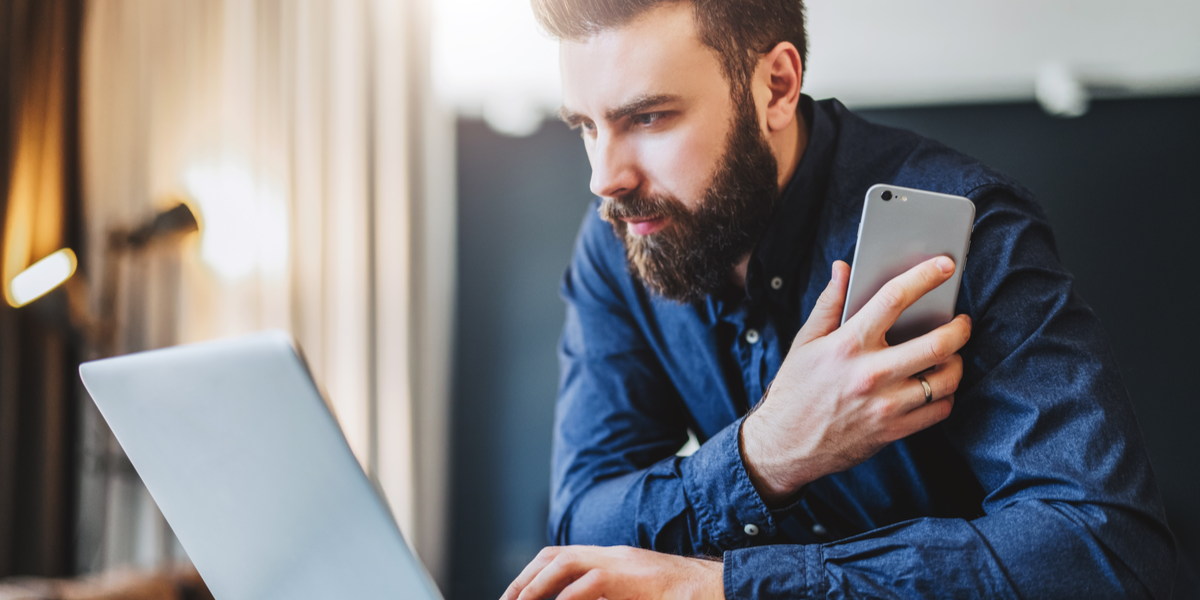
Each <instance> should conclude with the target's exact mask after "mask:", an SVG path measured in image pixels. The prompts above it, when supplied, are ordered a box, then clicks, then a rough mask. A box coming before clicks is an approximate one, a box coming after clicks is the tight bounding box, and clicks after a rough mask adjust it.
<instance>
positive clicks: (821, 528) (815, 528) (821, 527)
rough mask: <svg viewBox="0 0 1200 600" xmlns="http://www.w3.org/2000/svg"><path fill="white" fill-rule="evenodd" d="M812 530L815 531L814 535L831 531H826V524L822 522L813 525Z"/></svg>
mask: <svg viewBox="0 0 1200 600" xmlns="http://www.w3.org/2000/svg"><path fill="white" fill-rule="evenodd" d="M812 531H813V534H814V535H825V534H826V533H829V532H827V531H825V526H824V525H821V524H820V523H817V524H816V525H813V530H812Z"/></svg>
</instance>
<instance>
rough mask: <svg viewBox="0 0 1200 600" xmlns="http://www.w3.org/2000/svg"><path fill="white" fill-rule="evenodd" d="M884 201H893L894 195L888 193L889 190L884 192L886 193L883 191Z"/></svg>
mask: <svg viewBox="0 0 1200 600" xmlns="http://www.w3.org/2000/svg"><path fill="white" fill-rule="evenodd" d="M883 199H884V200H885V201H886V200H891V199H892V193H891V192H889V191H887V190H884V191H883Z"/></svg>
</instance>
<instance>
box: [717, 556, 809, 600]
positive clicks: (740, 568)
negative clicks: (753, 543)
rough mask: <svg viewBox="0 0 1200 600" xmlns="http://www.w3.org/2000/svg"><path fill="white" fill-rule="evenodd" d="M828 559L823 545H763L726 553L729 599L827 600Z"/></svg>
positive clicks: (727, 596)
mask: <svg viewBox="0 0 1200 600" xmlns="http://www.w3.org/2000/svg"><path fill="white" fill-rule="evenodd" d="M823 562H824V558H823V556H822V552H821V546H820V545H819V544H810V545H805V546H800V545H787V546H760V547H758V548H744V549H741V550H731V551H729V552H726V553H725V558H724V563H725V566H724V570H723V572H722V579H723V580H724V585H725V597H726V598H739V599H745V600H774V599H776V598H824V597H825V592H826V589H825V585H824V572H825V569H824V566H823V564H822V563H823Z"/></svg>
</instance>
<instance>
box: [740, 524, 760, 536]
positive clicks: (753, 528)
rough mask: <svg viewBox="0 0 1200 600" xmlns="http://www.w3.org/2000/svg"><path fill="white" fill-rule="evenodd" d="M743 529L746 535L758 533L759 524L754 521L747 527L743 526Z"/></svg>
mask: <svg viewBox="0 0 1200 600" xmlns="http://www.w3.org/2000/svg"><path fill="white" fill-rule="evenodd" d="M742 531H745V532H746V535H758V525H755V524H754V523H749V524H747V525H746V526H745V527H743V528H742Z"/></svg>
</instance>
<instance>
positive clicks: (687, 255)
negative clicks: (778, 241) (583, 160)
mask: <svg viewBox="0 0 1200 600" xmlns="http://www.w3.org/2000/svg"><path fill="white" fill-rule="evenodd" d="M777 173H778V165H777V163H776V161H775V155H774V154H772V153H771V148H770V146H768V145H767V142H766V140H765V139H764V138H763V136H762V132H761V131H760V130H759V126H758V119H757V114H756V112H755V110H754V105H753V103H752V101H751V100H750V98H749V97H748V95H747V96H746V97H744V98H742V100H741V101H739V102H737V106H736V110H735V116H734V122H733V128H732V129H731V130H730V132H729V138H728V139H727V140H726V145H725V154H724V156H722V157H721V160H720V164H719V167H718V169H717V172H716V174H715V175H714V176H713V181H712V183H711V184H710V185H709V188H708V190H707V191H706V192H705V195H704V198H703V200H702V201H701V202H700V203H699V205H698V206H697V207H696V208H695V209H694V210H689V209H688V208H687V206H686V205H684V204H683V202H681V201H680V200H679V199H678V198H676V197H674V196H668V195H653V196H649V195H643V194H630V195H626V196H620V197H618V198H605V199H604V201H603V202H602V203H601V205H600V217H601V218H603V219H604V220H605V221H608V222H609V223H610V224H612V226H613V231H615V232H616V234H617V236H618V237H620V238H621V239H622V240H624V242H625V256H626V258H627V260H628V263H629V267H630V270H631V271H632V272H633V273H634V274H636V275H637V277H638V278H639V279H641V281H642V282H643V283H644V284H645V285H646V287H647V288H649V289H650V290H651V291H652V292H654V293H656V294H659V295H661V296H663V297H664V298H667V299H669V300H674V301H676V302H679V303H691V302H695V301H697V300H703V299H704V297H705V296H707V295H709V294H712V293H714V292H716V291H717V290H719V289H720V288H721V287H723V286H726V285H728V284H729V283H730V275H731V274H732V270H733V267H734V265H736V264H737V262H738V261H740V260H741V259H742V258H743V257H745V256H746V255H747V254H749V253H750V252H751V251H752V250H753V249H754V245H755V244H756V243H758V239H759V238H760V237H761V236H762V234H763V233H764V232H765V231H766V229H767V226H768V225H769V224H770V219H771V213H772V212H773V211H774V209H775V205H776V204H777V203H778V201H779V186H778V183H777V181H776V178H777V176H778V175H777ZM638 217H642V218H645V217H667V218H669V219H670V222H669V223H668V225H667V227H665V228H664V229H662V230H660V231H658V232H655V233H652V234H649V235H636V234H634V233H631V232H630V231H629V227H628V225H627V224H626V223H625V221H622V220H621V219H623V218H626V219H627V218H638Z"/></svg>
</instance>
